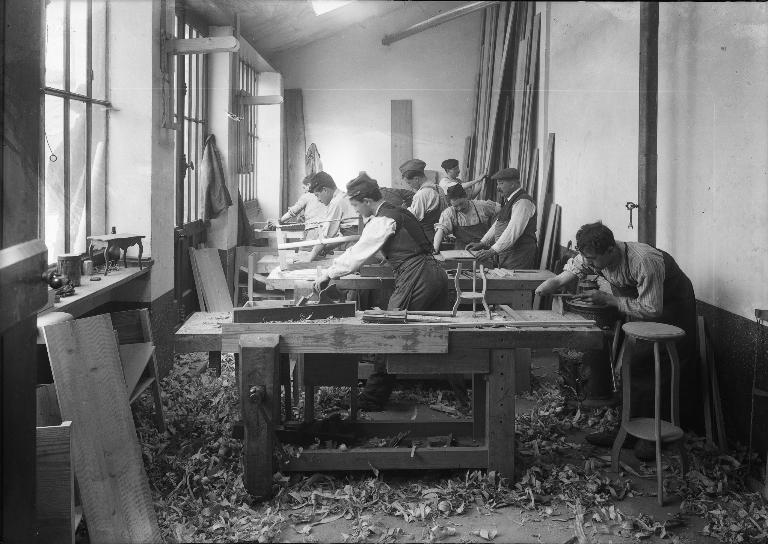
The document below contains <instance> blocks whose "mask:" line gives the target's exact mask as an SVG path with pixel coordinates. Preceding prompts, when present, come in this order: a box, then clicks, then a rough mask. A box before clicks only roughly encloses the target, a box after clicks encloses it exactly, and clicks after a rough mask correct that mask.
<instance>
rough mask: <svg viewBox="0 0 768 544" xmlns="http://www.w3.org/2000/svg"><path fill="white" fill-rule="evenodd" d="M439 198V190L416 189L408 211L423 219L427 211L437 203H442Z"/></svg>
mask: <svg viewBox="0 0 768 544" xmlns="http://www.w3.org/2000/svg"><path fill="white" fill-rule="evenodd" d="M439 199H440V197H439V196H438V193H437V191H433V190H432V189H419V190H418V191H416V194H415V195H413V202H412V203H411V206H410V207H409V208H408V211H409V212H411V213H412V214H413V215H415V216H416V219H418V220H419V221H421V220H422V219H424V214H425V213H427V211H429V210H431V209H432V208H434V207H435V205H439V204H440V202H439Z"/></svg>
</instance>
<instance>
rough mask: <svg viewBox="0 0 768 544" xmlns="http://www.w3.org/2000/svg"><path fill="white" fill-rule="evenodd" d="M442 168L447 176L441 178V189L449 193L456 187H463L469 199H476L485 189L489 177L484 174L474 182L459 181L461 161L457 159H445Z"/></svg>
mask: <svg viewBox="0 0 768 544" xmlns="http://www.w3.org/2000/svg"><path fill="white" fill-rule="evenodd" d="M440 166H441V167H442V168H443V170H445V175H444V176H443V177H442V178H440V183H439V185H440V188H441V189H442V190H443V191H445V192H446V194H447V193H448V189H449V188H451V187H453V186H454V185H461V186H462V187H464V190H465V191H466V192H467V195H468V197H469V198H476V197H477V195H479V194H480V193H481V191H482V190H483V187H485V183H484V182H485V178H487V177H488V176H487V175H486V174H483V175H482V176H480V177H479V178H477V179H473V180H472V181H461V179H459V161H457V160H456V159H445V160H444V161H443V162H442V163H440Z"/></svg>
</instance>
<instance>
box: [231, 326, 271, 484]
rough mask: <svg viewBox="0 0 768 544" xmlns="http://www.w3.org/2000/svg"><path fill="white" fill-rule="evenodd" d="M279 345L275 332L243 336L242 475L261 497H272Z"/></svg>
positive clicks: (241, 387) (241, 355) (241, 396)
mask: <svg viewBox="0 0 768 544" xmlns="http://www.w3.org/2000/svg"><path fill="white" fill-rule="evenodd" d="M279 344H280V337H279V336H278V335H276V334H244V335H242V336H241V337H240V410H241V413H242V416H243V426H244V430H245V439H244V447H243V467H244V472H243V478H244V480H245V482H244V484H245V488H246V489H247V490H248V492H249V493H250V494H251V495H253V496H254V497H258V498H260V499H269V498H270V497H271V496H272V474H273V473H274V470H273V469H272V468H273V467H272V464H273V449H274V446H275V439H274V436H275V435H274V431H275V429H274V427H275V425H276V424H277V423H278V422H277V421H275V412H276V411H275V409H274V405H275V404H278V403H279V402H280V380H279V377H280V372H279V368H278V364H279V362H280V348H279ZM278 410H279V408H278ZM277 413H278V414H279V413H280V412H279V411H277Z"/></svg>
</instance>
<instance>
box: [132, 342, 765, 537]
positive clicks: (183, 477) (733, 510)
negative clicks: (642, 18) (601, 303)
mask: <svg viewBox="0 0 768 544" xmlns="http://www.w3.org/2000/svg"><path fill="white" fill-rule="evenodd" d="M204 361H205V355H204V354H195V355H180V356H177V359H176V364H175V366H174V368H173V370H172V371H171V373H170V375H169V376H168V377H166V378H165V379H164V380H163V400H164V404H165V410H166V419H167V422H168V432H166V433H164V434H159V433H158V432H157V430H156V429H155V427H154V425H153V423H152V419H151V416H152V405H151V402H150V401H149V398H143V399H141V400H140V401H139V403H138V408H137V409H136V410H135V415H136V421H137V432H138V434H139V439H140V442H141V445H142V453H143V457H144V461H145V465H146V468H147V473H148V476H149V479H150V485H151V489H152V492H153V498H154V500H155V508H156V511H157V514H158V519H159V522H160V525H161V529H162V531H163V534H164V537H165V538H166V540H167V541H168V542H242V541H251V542H272V541H305V542H317V541H319V540H317V537H316V536H315V535H316V534H317V533H318V532H319V531H321V530H322V529H323V527H336V526H337V525H339V524H341V523H344V524H345V525H344V527H345V529H344V530H343V531H341V532H338V531H337V530H335V529H334V531H333V533H332V534H334V535H335V538H330V539H329V538H325V540H324V541H338V540H342V541H344V542H365V541H377V542H406V541H409V540H411V541H413V540H418V541H425V542H435V541H438V540H443V539H446V540H451V541H463V542H483V541H497V542H508V541H510V540H515V537H514V534H511V533H510V532H509V531H510V530H511V529H510V528H507V529H500V530H498V532H497V533H494V531H496V530H497V529H495V526H496V525H497V524H496V522H493V523H491V518H484V517H483V516H485V515H494V514H495V513H501V514H502V516H503V513H504V512H506V511H508V510H507V509H505V507H507V506H513V507H516V508H519V509H522V510H521V511H522V512H524V514H523V515H522V517H521V519H520V521H517V520H515V519H511V520H506V519H505V518H493V519H505V522H506V523H507V525H512V526H513V527H517V526H519V527H520V530H523V529H526V530H528V531H530V530H531V527H539V526H540V527H541V530H539V531H537V532H534V533H530V532H529V533H527V534H528V535H539V534H543V533H544V530H545V529H546V528H547V527H550V526H558V527H561V528H562V527H567V528H568V531H569V532H570V534H571V535H573V538H572V539H571V541H572V542H608V541H609V540H610V541H613V542H632V541H636V540H637V539H644V540H646V541H649V540H650V541H662V540H664V541H670V542H674V541H680V538H679V537H678V536H676V535H677V534H678V533H681V534H684V531H685V524H686V523H689V522H690V521H691V520H692V519H693V518H701V519H703V520H704V523H705V525H704V530H703V534H699V533H697V534H695V535H693V537H691V536H688V537H683V539H684V541H687V542H700V541H702V540H701V539H703V538H704V537H705V535H711V536H713V537H715V538H717V539H719V540H720V541H723V542H729V543H736V542H758V543H759V542H768V535H767V534H766V529H765V528H766V527H768V508H766V503H765V501H764V500H763V499H762V498H761V497H760V495H759V494H757V493H749V492H748V491H747V488H746V483H745V481H746V479H747V477H748V476H749V471H748V464H747V459H746V458H745V454H744V452H743V451H737V452H730V454H729V455H723V454H720V453H718V452H716V451H714V450H710V449H707V448H706V447H705V446H704V444H703V441H702V440H701V439H695V438H694V439H692V440H689V444H690V458H691V471H690V472H689V473H688V474H687V475H686V477H685V478H682V477H680V475H679V474H677V473H675V472H674V471H673V470H670V471H669V477H668V478H667V481H666V485H667V487H668V492H670V493H679V494H680V495H682V497H683V501H682V503H680V504H679V507H677V506H675V507H674V509H675V510H677V511H678V512H677V514H676V515H675V516H672V517H669V518H665V519H653V518H651V517H650V516H648V515H646V514H644V513H641V512H639V513H636V514H635V515H629V514H626V513H625V511H626V510H627V508H628V507H629V505H628V504H626V503H627V501H632V500H637V497H638V496H639V495H642V494H643V492H642V491H641V490H639V489H638V487H639V485H638V482H642V480H641V479H637V478H634V477H632V475H631V474H628V473H627V472H626V471H625V472H624V473H623V475H622V474H620V475H618V476H617V475H615V474H612V473H609V472H607V469H608V467H609V464H610V463H609V461H608V460H606V458H605V453H606V452H605V450H599V449H598V450H596V451H595V450H593V449H592V448H591V446H586V445H584V444H583V443H582V441H581V440H580V439H578V438H574V436H573V433H576V432H582V431H585V430H591V429H599V428H601V426H604V425H607V423H606V421H608V422H609V423H612V422H614V421H615V417H616V413H615V410H614V411H602V412H597V413H591V414H589V415H587V414H586V412H581V411H580V410H579V411H575V410H573V409H570V408H567V407H566V405H565V402H564V399H563V397H562V394H560V393H559V391H558V388H557V387H556V386H555V385H553V384H551V383H545V384H543V385H542V386H541V387H540V388H539V390H538V391H536V392H535V393H534V394H533V395H532V397H531V398H532V399H533V400H535V403H536V404H535V408H533V409H530V410H526V411H521V413H519V414H518V420H517V439H518V442H519V446H520V447H519V449H518V451H519V453H520V458H521V461H522V462H521V463H519V465H521V466H522V467H523V470H521V472H520V474H519V475H517V477H516V478H515V481H513V482H510V481H508V480H506V479H504V478H499V477H498V476H497V475H496V474H495V473H493V472H485V471H466V472H462V471H431V472H430V471H427V472H423V473H419V474H418V475H416V474H413V473H400V474H398V473H389V472H379V471H378V470H375V467H372V471H371V472H370V473H363V474H360V473H357V474H303V475H299V474H295V475H291V476H284V475H282V474H280V473H277V474H276V476H275V497H274V498H273V499H272V500H271V501H268V502H266V503H255V502H254V501H253V500H252V499H251V498H250V496H249V495H248V494H247V493H246V492H245V489H244V488H243V483H242V465H241V461H240V456H241V452H242V443H241V442H240V441H239V440H235V439H232V438H231V430H232V424H233V422H234V421H236V420H237V418H238V417H239V407H238V396H237V393H236V390H235V386H234V375H233V363H232V357H231V356H227V355H225V357H224V361H223V364H222V375H221V376H220V377H217V376H215V375H213V373H211V372H209V371H205V372H203V373H200V372H198V371H197V370H196V368H197V367H198V366H199V365H200V363H202V362H204ZM342 393H346V391H340V390H339V391H333V390H332V391H329V392H326V393H321V395H325V396H321V397H320V400H321V403H320V404H321V405H322V406H323V407H325V408H329V409H334V408H337V407H338V405H340V404H341V403H342V402H344V401H342V400H341V398H342V397H343V396H344V395H342ZM430 394H431V393H430ZM436 395H437V394H435V397H433V398H432V399H430V398H429V397H427V398H425V399H423V401H424V403H426V404H428V403H429V402H430V400H435V399H436V398H437V396H436ZM440 402H441V403H446V405H449V406H450V405H451V403H452V401H451V398H450V392H447V393H444V394H443V395H442V396H441V397H440ZM756 465H759V463H756V462H754V461H753V463H752V466H753V467H754V466H756ZM641 469H642V465H641V466H639V467H637V468H636V469H634V470H635V471H636V472H637V473H638V474H639V473H640V471H641ZM653 484H654V482H651V485H653ZM648 494H649V493H646V495H648ZM633 497H634V499H633ZM622 501H624V502H622ZM468 516H469V517H468ZM472 516H475V518H478V517H479V518H480V519H488V520H489V523H487V524H486V525H487V527H481V528H478V527H475V528H472V529H470V527H467V526H464V524H465V523H467V520H468V519H475V518H472ZM385 519H388V520H400V522H401V523H404V524H405V525H403V526H400V527H399V528H398V527H394V526H393V525H392V521H389V522H387V521H385ZM400 522H398V523H400ZM349 527H352V529H349ZM410 527H413V528H414V529H415V532H414V531H413V530H410V529H409V528H410ZM419 527H420V529H419ZM688 534H689V535H690V533H688ZM582 535H583V536H582ZM537 539H538V540H539V541H543V540H541V538H538V536H537ZM574 539H575V540H574ZM685 539H687V540H685ZM565 540H567V539H561V540H560V542H562V541H565ZM533 541H537V540H536V539H534V540H533Z"/></svg>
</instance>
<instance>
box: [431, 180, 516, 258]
mask: <svg viewBox="0 0 768 544" xmlns="http://www.w3.org/2000/svg"><path fill="white" fill-rule="evenodd" d="M448 202H449V203H450V204H451V206H450V207H448V208H446V209H444V210H443V213H442V214H440V221H439V222H438V223H437V225H435V241H434V243H433V244H432V245H433V247H434V248H435V251H438V250H439V249H440V243H441V242H442V241H443V236H445V235H446V234H452V235H453V236H454V237H455V238H456V243H455V244H454V249H464V248H465V247H467V246H468V245H469V244H472V243H475V242H479V241H480V240H482V239H483V236H485V233H486V232H488V228H489V227H490V226H491V222H492V221H493V218H494V217H496V214H497V213H499V210H501V204H499V203H498V202H494V201H492V200H469V198H468V197H467V192H466V191H465V190H464V187H462V186H461V185H460V184H458V183H456V184H455V185H452V186H451V187H450V188H449V189H448Z"/></svg>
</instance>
